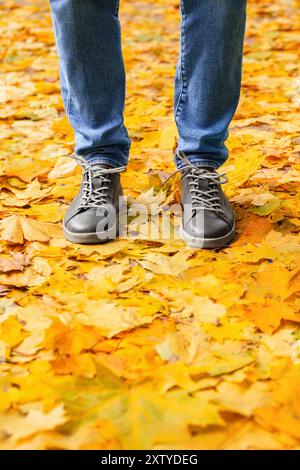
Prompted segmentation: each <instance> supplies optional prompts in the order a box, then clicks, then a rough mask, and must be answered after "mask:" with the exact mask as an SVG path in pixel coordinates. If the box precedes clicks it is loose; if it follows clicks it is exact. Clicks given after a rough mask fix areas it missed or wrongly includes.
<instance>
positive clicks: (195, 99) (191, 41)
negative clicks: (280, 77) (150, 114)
mask: <svg viewBox="0 0 300 470" xmlns="http://www.w3.org/2000/svg"><path fill="white" fill-rule="evenodd" d="M181 14H182V30H181V52H180V58H179V62H178V66H177V73H176V80H175V119H176V123H177V127H178V132H179V142H178V150H180V151H182V152H184V154H185V155H186V156H187V157H188V159H189V160H190V162H192V163H194V164H196V165H204V166H211V167H214V168H218V167H219V166H220V165H222V164H223V163H224V162H225V160H226V159H227V156H228V152H227V149H226V147H225V144H224V142H225V140H226V138H227V136H228V126H229V124H230V122H231V119H232V117H233V115H234V112H235V110H236V107H237V104H238V100H239V95H240V84H241V68H242V52H243V40H244V30H245V18H246V0H181ZM175 161H176V164H177V166H178V167H180V166H182V164H183V163H182V161H181V160H180V158H178V156H176V155H175Z"/></svg>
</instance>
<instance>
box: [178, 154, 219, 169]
mask: <svg viewBox="0 0 300 470" xmlns="http://www.w3.org/2000/svg"><path fill="white" fill-rule="evenodd" d="M187 158H188V160H189V161H190V162H191V163H192V164H193V165H195V166H198V167H210V168H213V169H214V170H217V169H218V168H219V167H220V166H221V165H223V162H218V161H217V160H212V159H204V158H199V157H187ZM175 164H176V167H177V168H178V170H180V169H181V168H183V167H184V166H186V163H184V162H181V161H178V160H177V159H176V157H175Z"/></svg>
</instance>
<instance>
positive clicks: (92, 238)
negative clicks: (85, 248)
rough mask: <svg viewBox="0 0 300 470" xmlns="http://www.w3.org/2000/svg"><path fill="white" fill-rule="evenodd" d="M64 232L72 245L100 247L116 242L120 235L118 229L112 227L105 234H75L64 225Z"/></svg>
mask: <svg viewBox="0 0 300 470" xmlns="http://www.w3.org/2000/svg"><path fill="white" fill-rule="evenodd" d="M63 232H64V236H65V238H66V239H67V240H68V241H69V242H72V243H79V244H80V245H98V244H99V245H100V244H101V243H106V242H109V241H112V240H115V239H116V238H117V236H118V235H119V231H118V230H117V229H116V227H111V228H110V229H108V230H105V232H91V233H74V232H70V230H68V229H67V228H66V227H65V225H64V224H63Z"/></svg>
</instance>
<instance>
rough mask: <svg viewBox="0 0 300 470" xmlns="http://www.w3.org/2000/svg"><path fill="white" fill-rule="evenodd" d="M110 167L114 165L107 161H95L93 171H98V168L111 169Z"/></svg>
mask: <svg viewBox="0 0 300 470" xmlns="http://www.w3.org/2000/svg"><path fill="white" fill-rule="evenodd" d="M110 168H112V166H111V165H107V164H106V163H94V165H92V169H93V171H97V170H109V169H110Z"/></svg>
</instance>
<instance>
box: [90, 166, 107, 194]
mask: <svg viewBox="0 0 300 470" xmlns="http://www.w3.org/2000/svg"><path fill="white" fill-rule="evenodd" d="M110 168H112V166H111V165H107V164H106V163H95V164H94V165H92V172H93V173H94V174H95V173H96V175H95V176H94V175H93V174H92V185H93V188H94V189H99V188H101V187H102V186H103V185H105V186H106V185H107V184H108V183H105V182H104V181H103V178H102V177H101V176H100V175H99V176H97V171H99V172H100V171H101V170H109V169H110ZM103 176H104V177H105V178H109V173H107V174H105V173H103Z"/></svg>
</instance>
